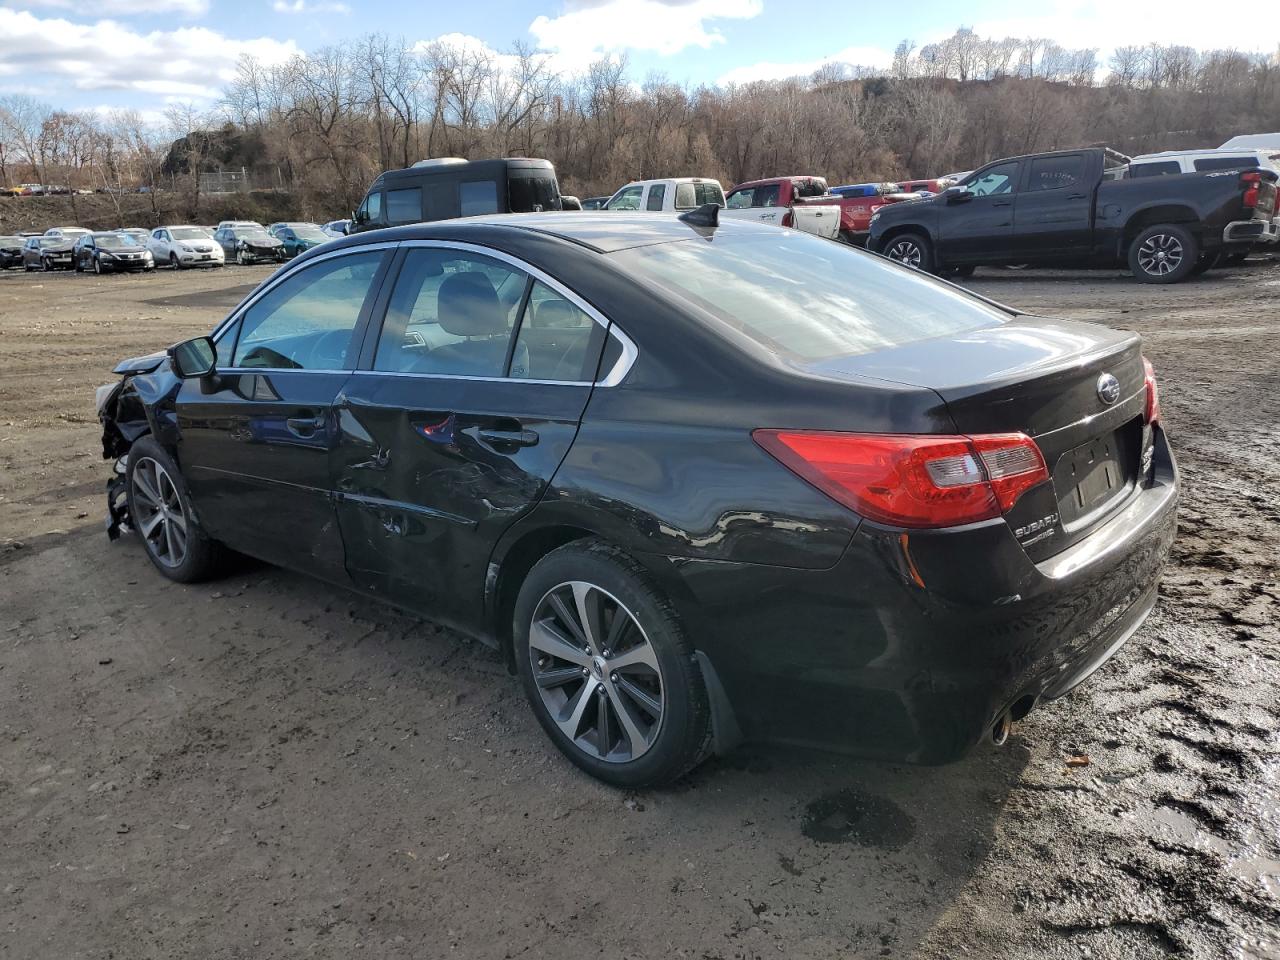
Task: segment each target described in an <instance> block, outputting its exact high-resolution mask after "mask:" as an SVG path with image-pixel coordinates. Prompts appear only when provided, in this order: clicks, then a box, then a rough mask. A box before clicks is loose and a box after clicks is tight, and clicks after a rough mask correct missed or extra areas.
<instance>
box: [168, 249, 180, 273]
mask: <svg viewBox="0 0 1280 960" xmlns="http://www.w3.org/2000/svg"><path fill="white" fill-rule="evenodd" d="M169 266H171V267H173V269H174V270H181V269H182V261H180V260H179V259H178V255H177V254H176V253H170V254H169Z"/></svg>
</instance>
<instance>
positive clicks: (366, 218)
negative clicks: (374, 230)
mask: <svg viewBox="0 0 1280 960" xmlns="http://www.w3.org/2000/svg"><path fill="white" fill-rule="evenodd" d="M356 219H357V220H360V221H361V222H362V223H378V222H379V221H380V220H381V219H382V191H381V190H374V191H373V192H372V193H370V194H369V195H368V196H367V197H365V198H364V203H362V204H360V209H359V211H358V212H357V214H356Z"/></svg>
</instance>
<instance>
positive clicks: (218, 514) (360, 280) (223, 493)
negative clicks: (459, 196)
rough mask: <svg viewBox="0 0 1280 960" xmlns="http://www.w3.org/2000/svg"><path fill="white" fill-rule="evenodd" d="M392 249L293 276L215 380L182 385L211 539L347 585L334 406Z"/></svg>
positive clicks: (244, 316) (334, 259) (331, 259)
mask: <svg viewBox="0 0 1280 960" xmlns="http://www.w3.org/2000/svg"><path fill="white" fill-rule="evenodd" d="M390 251H391V245H380V246H379V247H377V248H374V249H369V248H361V249H358V250H354V251H340V252H337V253H335V254H332V255H330V256H327V257H323V258H320V259H318V260H315V261H313V262H311V263H309V264H307V265H306V266H304V267H303V268H302V269H299V270H292V271H289V272H288V273H287V274H286V275H285V276H284V277H282V278H281V279H279V280H278V281H277V282H275V283H272V284H270V285H269V286H267V287H266V288H265V289H263V290H262V291H261V292H260V293H258V294H256V295H255V296H254V297H253V298H252V299H251V300H249V301H248V302H247V303H246V304H245V305H244V306H243V307H242V308H241V309H240V310H239V311H238V313H237V314H236V315H235V316H234V317H233V319H232V320H231V321H230V322H229V323H228V324H226V325H225V326H224V327H223V329H222V330H221V331H220V332H219V334H218V336H217V337H216V340H217V346H218V364H217V373H216V375H215V376H214V377H212V378H205V379H203V380H186V381H183V384H182V387H181V389H180V391H179V393H178V396H177V398H176V401H175V408H176V414H177V425H178V433H179V436H180V441H179V446H178V460H179V462H180V463H181V464H182V467H183V473H184V475H185V476H186V479H187V484H188V486H189V488H190V491H191V495H192V499H193V501H194V503H195V507H196V509H197V510H198V511H199V513H200V517H201V521H202V523H204V524H205V526H206V528H207V529H208V530H209V533H210V534H211V535H212V536H213V537H215V538H216V539H218V540H221V541H223V542H225V543H226V544H227V545H228V546H230V547H232V548H234V549H237V550H241V551H243V552H245V553H249V554H252V555H254V556H258V557H262V558H264V559H266V560H270V561H272V562H274V563H279V564H282V565H284V566H289V567H293V568H296V569H301V570H305V571H306V572H309V573H313V574H316V575H317V576H322V577H326V578H328V579H337V580H345V579H346V576H345V572H344V565H343V551H342V542H341V538H340V537H339V534H338V528H337V521H336V517H335V515H334V509H333V503H332V490H331V486H330V471H329V452H330V450H331V449H332V447H333V445H334V442H335V440H336V437H337V429H336V426H335V423H334V419H333V411H332V404H333V399H334V397H335V396H336V395H337V393H338V390H339V389H340V388H341V387H342V385H343V383H344V382H345V381H346V380H347V378H348V377H349V376H350V372H351V370H352V369H354V367H355V365H356V358H357V356H358V354H359V347H360V343H361V338H362V337H363V334H364V329H365V325H366V324H367V322H368V318H369V316H370V314H371V311H372V306H373V302H374V300H375V298H376V295H377V292H378V290H379V288H380V285H381V283H382V278H383V276H384V275H385V272H386V267H387V264H388V261H389V258H390V256H391V253H390Z"/></svg>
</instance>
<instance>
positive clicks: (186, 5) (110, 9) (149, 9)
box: [22, 0, 209, 17]
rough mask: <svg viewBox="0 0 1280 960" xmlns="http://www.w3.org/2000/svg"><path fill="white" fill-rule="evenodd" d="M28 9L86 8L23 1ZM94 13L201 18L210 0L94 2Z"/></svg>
mask: <svg viewBox="0 0 1280 960" xmlns="http://www.w3.org/2000/svg"><path fill="white" fill-rule="evenodd" d="M22 6H23V7H25V8H27V9H38V8H42V7H45V8H49V9H54V10H74V11H78V10H80V9H81V8H83V7H84V4H83V3H82V2H80V0H22ZM92 7H93V13H95V14H97V15H98V16H105V17H136V16H139V15H141V14H146V15H148V16H152V15H154V14H157V13H181V14H183V15H185V16H188V17H199V16H203V15H204V14H206V13H208V12H209V0H146V2H143V3H139V2H138V0H94V2H93V4H92Z"/></svg>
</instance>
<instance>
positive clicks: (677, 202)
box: [604, 177, 724, 213]
mask: <svg viewBox="0 0 1280 960" xmlns="http://www.w3.org/2000/svg"><path fill="white" fill-rule="evenodd" d="M705 203H715V204H718V205H719V206H722V207H723V206H724V188H723V187H722V186H720V181H719V180H709V179H707V178H705V177H671V178H669V179H667V180H635V181H632V182H631V183H628V184H627V185H626V186H625V187H623V188H622V189H621V190H619V191H618V192H617V193H615V194H614V195H613V196H612V197H610V198H609V202H608V203H606V204H605V205H604V209H605V210H655V211H665V212H667V213H673V212H675V211H677V210H679V211H681V212H683V211H685V210H696V209H697V208H698V207H700V206H702V205H703V204H705Z"/></svg>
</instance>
